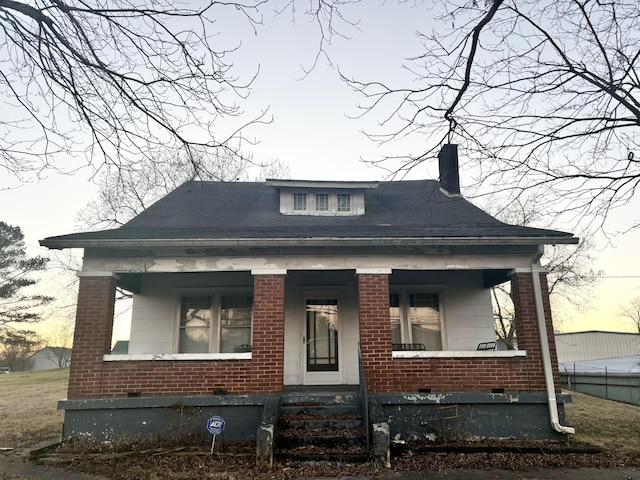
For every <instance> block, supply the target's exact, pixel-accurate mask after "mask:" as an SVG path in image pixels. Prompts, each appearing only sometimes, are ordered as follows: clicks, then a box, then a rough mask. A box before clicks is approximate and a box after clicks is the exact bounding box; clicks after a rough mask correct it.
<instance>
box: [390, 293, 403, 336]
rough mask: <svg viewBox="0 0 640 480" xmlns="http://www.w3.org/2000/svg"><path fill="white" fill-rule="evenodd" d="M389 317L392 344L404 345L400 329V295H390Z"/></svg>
mask: <svg viewBox="0 0 640 480" xmlns="http://www.w3.org/2000/svg"><path fill="white" fill-rule="evenodd" d="M389 316H390V317H391V343H402V331H401V328H400V295H399V294H397V293H392V294H390V295H389Z"/></svg>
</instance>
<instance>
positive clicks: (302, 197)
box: [293, 193, 307, 212]
mask: <svg viewBox="0 0 640 480" xmlns="http://www.w3.org/2000/svg"><path fill="white" fill-rule="evenodd" d="M293 211H294V212H306V211H307V194H306V193H294V194H293Z"/></svg>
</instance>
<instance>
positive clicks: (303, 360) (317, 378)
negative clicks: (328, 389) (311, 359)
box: [299, 287, 345, 385]
mask: <svg viewBox="0 0 640 480" xmlns="http://www.w3.org/2000/svg"><path fill="white" fill-rule="evenodd" d="M300 293H301V295H300V300H299V301H300V302H301V305H300V307H301V308H300V311H301V315H300V318H299V322H300V325H301V329H300V330H301V338H300V340H301V341H300V353H299V355H300V363H299V364H300V369H301V370H302V371H301V372H300V378H301V379H302V384H303V385H340V384H342V383H343V376H344V371H345V369H344V361H343V350H344V348H343V342H344V336H345V335H344V331H343V330H344V328H343V326H344V325H343V323H344V322H343V317H344V314H343V313H342V309H343V308H344V307H343V301H342V291H341V290H340V289H338V288H335V287H334V288H331V287H328V288H314V289H304V290H302V291H301V292H300ZM323 298H326V299H335V300H336V301H337V307H338V344H337V347H338V356H337V360H338V370H335V371H327V372H323V371H320V372H318V371H308V369H307V348H308V346H307V342H308V339H307V300H317V299H323Z"/></svg>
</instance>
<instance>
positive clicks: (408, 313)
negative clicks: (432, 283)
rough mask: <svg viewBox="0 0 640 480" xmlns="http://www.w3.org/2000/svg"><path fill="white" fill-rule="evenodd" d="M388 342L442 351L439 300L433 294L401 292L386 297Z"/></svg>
mask: <svg viewBox="0 0 640 480" xmlns="http://www.w3.org/2000/svg"><path fill="white" fill-rule="evenodd" d="M389 306H390V311H389V313H390V317H391V341H392V343H394V344H400V343H403V344H422V345H424V348H425V349H426V350H442V327H441V320H440V301H439V298H438V294H437V293H425V292H413V291H409V290H401V291H398V292H393V293H391V294H390V296H389Z"/></svg>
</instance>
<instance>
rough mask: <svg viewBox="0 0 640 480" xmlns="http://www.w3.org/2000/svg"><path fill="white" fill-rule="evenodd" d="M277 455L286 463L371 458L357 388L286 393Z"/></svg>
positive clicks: (281, 409) (282, 406)
mask: <svg viewBox="0 0 640 480" xmlns="http://www.w3.org/2000/svg"><path fill="white" fill-rule="evenodd" d="M276 431H277V435H276V448H275V452H274V456H275V459H276V460H278V461H280V462H283V463H293V464H297V463H306V462H332V463H333V462H340V463H365V462H367V461H368V460H369V453H368V452H367V440H366V436H365V422H364V417H363V414H362V401H361V398H360V395H359V394H357V393H355V392H349V391H344V392H338V391H336V392H291V393H284V394H283V396H282V403H281V405H280V414H279V418H278V426H277V429H276Z"/></svg>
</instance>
